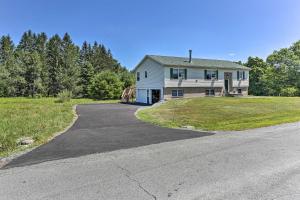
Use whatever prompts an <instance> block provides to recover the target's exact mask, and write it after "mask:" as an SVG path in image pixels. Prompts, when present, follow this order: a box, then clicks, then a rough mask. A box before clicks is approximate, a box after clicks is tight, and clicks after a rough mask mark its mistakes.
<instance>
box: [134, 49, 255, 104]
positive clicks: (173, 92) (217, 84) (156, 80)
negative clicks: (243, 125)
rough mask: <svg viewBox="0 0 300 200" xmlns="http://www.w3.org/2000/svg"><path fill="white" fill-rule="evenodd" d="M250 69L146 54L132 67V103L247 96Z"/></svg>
mask: <svg viewBox="0 0 300 200" xmlns="http://www.w3.org/2000/svg"><path fill="white" fill-rule="evenodd" d="M249 71H250V68H248V67H245V66H242V65H239V64H237V63H234V62H231V61H225V60H213V59H199V58H192V51H191V50H190V52H189V57H188V58H185V57H172V56H157V55H146V56H145V57H144V58H143V59H142V61H141V62H140V63H139V64H138V65H137V66H136V67H135V69H134V72H135V74H136V101H137V102H140V103H147V104H153V103H156V102H158V101H160V100H165V99H171V98H181V97H201V96H225V95H243V96H245V95H248V87H249Z"/></svg>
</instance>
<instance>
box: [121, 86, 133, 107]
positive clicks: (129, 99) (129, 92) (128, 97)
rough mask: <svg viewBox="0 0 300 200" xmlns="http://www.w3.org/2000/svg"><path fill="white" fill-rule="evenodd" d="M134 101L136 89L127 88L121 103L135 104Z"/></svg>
mask: <svg viewBox="0 0 300 200" xmlns="http://www.w3.org/2000/svg"><path fill="white" fill-rule="evenodd" d="M134 100H135V87H133V86H131V87H128V88H125V89H124V91H123V93H122V96H121V101H122V102H124V103H129V102H134Z"/></svg>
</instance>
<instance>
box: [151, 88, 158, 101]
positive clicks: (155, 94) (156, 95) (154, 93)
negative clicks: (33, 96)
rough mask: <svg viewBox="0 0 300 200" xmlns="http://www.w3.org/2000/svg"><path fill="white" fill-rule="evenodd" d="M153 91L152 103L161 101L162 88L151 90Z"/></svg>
mask: <svg viewBox="0 0 300 200" xmlns="http://www.w3.org/2000/svg"><path fill="white" fill-rule="evenodd" d="M151 91H152V98H151V100H152V104H155V103H157V102H159V100H160V90H151Z"/></svg>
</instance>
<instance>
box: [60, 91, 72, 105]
mask: <svg viewBox="0 0 300 200" xmlns="http://www.w3.org/2000/svg"><path fill="white" fill-rule="evenodd" d="M71 98H72V92H71V91H69V90H63V91H62V92H60V93H58V95H57V100H56V102H58V103H64V102H69V101H70V100H71Z"/></svg>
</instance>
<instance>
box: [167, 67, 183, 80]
mask: <svg viewBox="0 0 300 200" xmlns="http://www.w3.org/2000/svg"><path fill="white" fill-rule="evenodd" d="M170 78H171V79H186V78H187V69H181V68H170Z"/></svg>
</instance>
